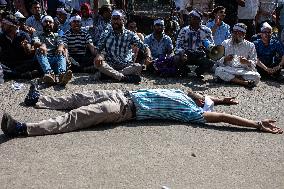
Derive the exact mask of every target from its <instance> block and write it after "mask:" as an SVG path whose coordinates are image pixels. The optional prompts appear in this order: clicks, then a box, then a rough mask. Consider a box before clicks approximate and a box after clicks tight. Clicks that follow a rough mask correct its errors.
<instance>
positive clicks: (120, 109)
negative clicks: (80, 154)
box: [26, 90, 133, 136]
mask: <svg viewBox="0 0 284 189" xmlns="http://www.w3.org/2000/svg"><path fill="white" fill-rule="evenodd" d="M36 107H37V108H46V109H55V110H70V112H68V113H65V114H63V115H61V116H58V117H55V118H50V119H47V120H43V121H40V122H38V123H26V125H27V132H28V135H29V136H34V135H47V134H57V133H65V132H70V131H75V130H78V129H83V128H88V127H91V126H94V125H97V124H100V123H118V122H123V121H127V120H130V119H132V118H133V113H132V111H131V101H130V99H129V98H128V97H126V96H125V94H124V93H123V92H122V91H120V90H105V91H104V90H101V91H100V90H98V91H92V92H86V93H74V94H72V95H70V96H63V97H58V98H56V97H48V96H41V97H40V98H39V101H38V103H37V104H36Z"/></svg>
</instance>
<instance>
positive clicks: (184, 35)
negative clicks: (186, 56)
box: [176, 25, 214, 53]
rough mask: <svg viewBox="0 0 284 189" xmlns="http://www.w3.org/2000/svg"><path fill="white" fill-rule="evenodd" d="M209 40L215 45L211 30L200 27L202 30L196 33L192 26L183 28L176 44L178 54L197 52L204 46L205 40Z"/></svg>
mask: <svg viewBox="0 0 284 189" xmlns="http://www.w3.org/2000/svg"><path fill="white" fill-rule="evenodd" d="M205 39H208V40H209V41H210V42H211V43H213V44H214V41H213V36H212V32H211V30H210V28H208V27H206V26H204V25H200V28H199V29H198V30H197V31H195V30H193V29H192V28H191V27H190V26H186V27H184V28H182V29H181V30H180V32H179V34H178V37H177V42H176V53H180V52H184V51H187V50H197V49H198V48H199V47H200V46H202V42H203V40H205Z"/></svg>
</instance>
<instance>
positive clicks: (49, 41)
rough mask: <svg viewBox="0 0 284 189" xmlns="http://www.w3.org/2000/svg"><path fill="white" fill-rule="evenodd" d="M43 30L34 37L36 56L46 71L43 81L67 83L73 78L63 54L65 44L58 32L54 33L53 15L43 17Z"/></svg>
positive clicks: (44, 71)
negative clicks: (67, 68) (57, 76)
mask: <svg viewBox="0 0 284 189" xmlns="http://www.w3.org/2000/svg"><path fill="white" fill-rule="evenodd" d="M42 25H43V32H37V33H36V35H35V36H34V37H33V41H34V46H35V47H36V48H38V49H37V52H36V58H37V60H38V62H39V64H40V66H41V68H42V71H43V73H44V77H43V82H44V83H46V84H48V85H53V84H55V83H56V82H57V80H56V79H57V78H56V77H55V76H56V75H57V74H58V75H59V81H58V83H59V84H60V85H66V84H67V83H68V82H69V81H70V80H71V78H72V72H71V70H68V71H66V59H65V57H64V55H63V52H64V44H63V41H62V40H61V39H60V38H59V36H58V34H57V33H53V26H54V21H53V18H52V17H51V16H44V17H43V18H42Z"/></svg>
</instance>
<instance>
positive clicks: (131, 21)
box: [126, 20, 136, 28]
mask: <svg viewBox="0 0 284 189" xmlns="http://www.w3.org/2000/svg"><path fill="white" fill-rule="evenodd" d="M133 22H135V20H128V21H127V23H126V27H127V28H128V25H129V24H131V23H133ZM135 23H136V22H135Z"/></svg>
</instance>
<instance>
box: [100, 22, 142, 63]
mask: <svg viewBox="0 0 284 189" xmlns="http://www.w3.org/2000/svg"><path fill="white" fill-rule="evenodd" d="M132 45H135V46H137V47H138V48H139V49H141V50H142V51H145V50H146V47H147V45H145V44H144V43H143V42H142V41H141V40H140V38H139V37H138V36H137V35H136V34H135V33H133V32H132V31H129V30H127V29H125V28H123V31H122V33H120V34H116V33H114V31H113V29H112V28H111V29H109V30H106V31H105V32H104V33H102V35H101V38H100V41H99V44H98V47H97V48H98V51H99V52H103V51H104V52H105V60H106V62H107V63H108V64H109V65H110V66H112V67H113V68H114V69H123V68H125V67H126V66H128V65H129V64H132V63H133V56H132Z"/></svg>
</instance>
